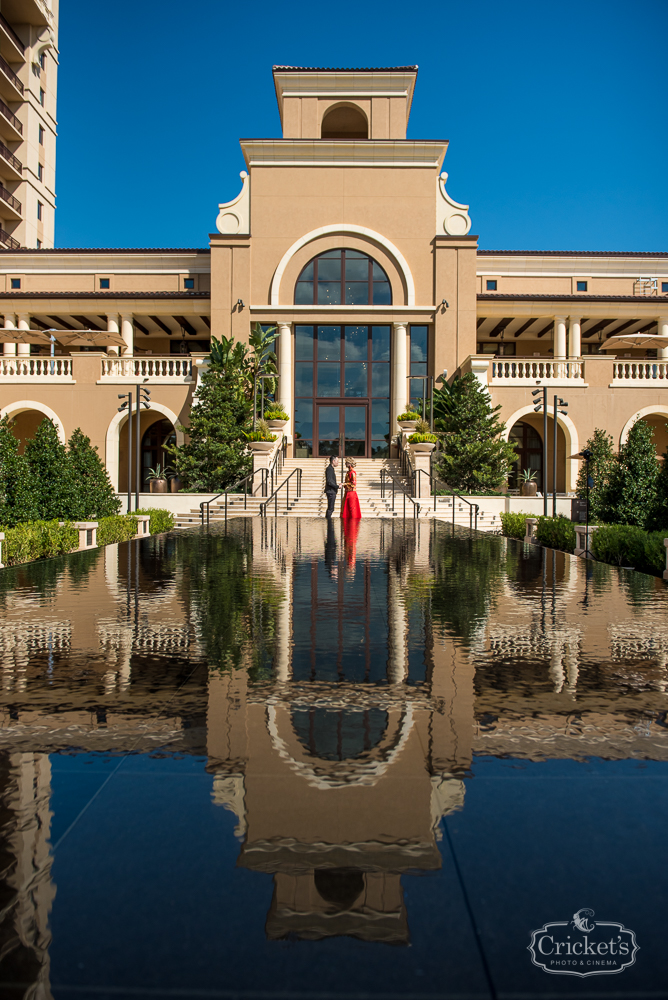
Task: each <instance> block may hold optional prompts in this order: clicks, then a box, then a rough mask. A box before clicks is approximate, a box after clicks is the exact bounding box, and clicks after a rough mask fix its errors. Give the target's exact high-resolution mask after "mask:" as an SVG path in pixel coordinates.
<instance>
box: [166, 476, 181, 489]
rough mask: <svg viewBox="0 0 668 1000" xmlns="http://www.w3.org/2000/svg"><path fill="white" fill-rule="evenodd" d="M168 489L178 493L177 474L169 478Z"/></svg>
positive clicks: (179, 486)
mask: <svg viewBox="0 0 668 1000" xmlns="http://www.w3.org/2000/svg"><path fill="white" fill-rule="evenodd" d="M169 489H170V492H172V493H178V492H179V490H180V489H181V480H180V479H179V477H178V476H172V478H171V479H170V480H169Z"/></svg>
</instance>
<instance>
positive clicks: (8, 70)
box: [0, 56, 25, 94]
mask: <svg viewBox="0 0 668 1000" xmlns="http://www.w3.org/2000/svg"><path fill="white" fill-rule="evenodd" d="M0 69H1V70H2V72H3V73H4V74H5V76H6V77H8V78H9V79H10V80H11V82H12V83H13V84H14V86H15V87H16V89H17V90H18V92H19V93H20V94H23V92H24V90H25V88H24V86H23V84H22V83H21V81H20V80H19V78H18V76H17V75H16V73H15V72H14V70H13V69H12V67H11V66H10V65H9V63H8V62H7V60H6V59H3V58H2V56H0Z"/></svg>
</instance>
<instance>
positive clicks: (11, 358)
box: [0, 354, 72, 382]
mask: <svg viewBox="0 0 668 1000" xmlns="http://www.w3.org/2000/svg"><path fill="white" fill-rule="evenodd" d="M51 380H55V381H58V382H63V381H65V382H71V381H72V358H40V357H30V356H29V355H27V354H26V355H25V356H22V355H20V354H18V355H17V354H5V355H2V356H0V381H1V382H5V381H12V382H14V381H16V382H43V381H51Z"/></svg>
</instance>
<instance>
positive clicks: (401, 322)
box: [392, 319, 408, 330]
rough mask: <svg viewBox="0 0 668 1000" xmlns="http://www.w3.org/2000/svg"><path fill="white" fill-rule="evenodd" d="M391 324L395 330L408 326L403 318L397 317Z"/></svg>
mask: <svg viewBox="0 0 668 1000" xmlns="http://www.w3.org/2000/svg"><path fill="white" fill-rule="evenodd" d="M392 326H393V327H394V329H395V330H402V329H403V330H405V329H406V327H407V326H408V323H407V322H406V320H405V319H398V320H394V321H393V322H392Z"/></svg>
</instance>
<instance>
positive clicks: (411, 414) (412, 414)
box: [397, 410, 420, 421]
mask: <svg viewBox="0 0 668 1000" xmlns="http://www.w3.org/2000/svg"><path fill="white" fill-rule="evenodd" d="M419 419H420V414H419V413H418V412H417V411H416V410H406V412H405V413H400V414H399V416H398V417H397V420H401V421H404V420H419Z"/></svg>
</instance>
